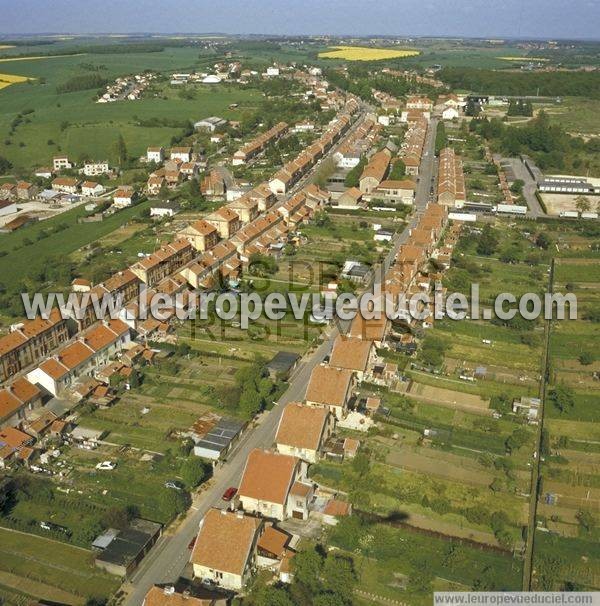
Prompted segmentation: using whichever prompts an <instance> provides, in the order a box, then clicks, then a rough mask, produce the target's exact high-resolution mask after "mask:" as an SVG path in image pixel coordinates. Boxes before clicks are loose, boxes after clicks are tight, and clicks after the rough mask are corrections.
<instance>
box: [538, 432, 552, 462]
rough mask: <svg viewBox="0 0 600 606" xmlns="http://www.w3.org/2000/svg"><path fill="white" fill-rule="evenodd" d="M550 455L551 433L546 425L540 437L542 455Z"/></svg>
mask: <svg viewBox="0 0 600 606" xmlns="http://www.w3.org/2000/svg"><path fill="white" fill-rule="evenodd" d="M549 455H550V434H549V433H548V430H547V429H546V428H545V427H544V429H542V435H541V439H540V456H541V457H547V456H549Z"/></svg>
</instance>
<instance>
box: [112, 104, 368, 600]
mask: <svg viewBox="0 0 600 606" xmlns="http://www.w3.org/2000/svg"><path fill="white" fill-rule="evenodd" d="M365 109H366V108H363V112H362V113H363V115H364V110H365ZM361 120H362V116H359V118H358V119H357V120H356V122H355V125H354V126H353V127H352V128H351V129H350V130H349V131H348V133H347V134H346V136H345V137H344V139H346V138H347V137H348V136H349V135H350V133H352V132H353V131H354V129H355V128H356V127H357V126H356V125H357V124H358V123H359V122H360V121H361ZM340 144H341V142H340ZM338 146H339V144H338V145H337V146H335V148H333V149H332V150H331V151H330V152H329V154H328V155H331V154H333V153H334V151H335V149H337V147H338ZM313 170H314V169H313ZM311 174H312V171H311V172H310V173H309V175H311ZM308 178H309V176H307V177H305V178H303V179H302V180H301V181H300V182H299V183H297V184H296V185H295V186H294V188H293V189H292V191H291V192H290V193H289V194H288V196H286V198H288V197H289V196H291V194H292V193H294V192H296V191H298V190H299V189H300V188H301V187H302V186H303V185H305V184H306V182H307V181H308ZM341 328H342V330H345V329H346V326H345V325H343V324H342V325H341ZM338 334H339V330H338V328H337V327H335V326H332V327H331V328H330V329H329V332H328V333H327V335H326V337H325V341H324V342H323V343H322V344H321V345H320V346H319V347H318V348H317V349H316V351H314V352H312V353H311V354H309V355H307V356H305V359H304V360H303V361H302V363H301V365H300V366H299V368H298V369H297V371H296V372H295V373H294V375H293V376H292V378H291V380H290V384H289V387H288V389H287V391H286V392H285V393H284V394H283V396H282V397H281V399H280V400H279V402H278V404H277V405H276V406H275V407H274V408H273V409H272V410H271V411H268V412H266V413H263V414H262V415H261V417H260V418H259V420H258V422H257V423H255V424H254V425H255V426H254V427H253V428H250V429H248V430H247V431H246V434H245V435H244V436H243V437H242V439H241V441H240V443H239V444H238V445H237V447H236V449H235V450H234V451H233V452H232V453H231V454H230V455H229V457H228V461H227V462H226V463H225V464H224V465H223V466H222V467H221V468H220V469H218V470H217V471H216V472H215V475H214V476H213V478H212V480H211V481H210V483H209V486H208V487H206V488H205V489H204V490H203V491H202V492H201V493H200V494H198V495H195V498H194V503H193V505H192V509H191V510H190V512H189V513H188V515H187V517H186V518H185V520H184V521H183V522H182V523H181V524H180V525H179V526H178V527H177V528H175V529H174V530H169V531H167V532H166V533H165V535H164V536H163V537H161V538H160V540H159V541H158V543H157V544H156V546H155V547H154V548H153V549H152V550H151V552H150V553H149V554H148V556H147V557H146V558H145V559H144V560H143V562H142V564H141V566H140V568H139V569H138V570H137V571H136V572H135V573H134V574H133V575H132V577H131V579H130V580H129V582H128V583H126V584H125V585H124V589H126V590H128V595H127V598H126V600H125V604H126V606H139V605H141V604H142V602H143V600H144V596H145V595H146V593H147V592H148V590H149V589H150V588H151V587H152V585H154V584H156V583H167V582H174V581H176V580H177V578H178V577H179V576H180V575H181V573H182V572H183V569H184V568H185V566H186V564H187V563H188V560H189V557H190V551H189V549H188V544H189V543H190V541H191V540H192V539H193V538H194V537H195V536H196V534H197V532H198V525H199V523H200V520H201V519H202V518H203V517H204V515H205V514H206V512H207V511H208V510H209V509H210V508H211V507H214V506H217V507H221V506H223V505H224V503H223V501H222V500H221V495H222V494H223V493H224V492H225V490H226V489H227V488H229V487H230V486H237V485H238V484H239V482H240V479H241V476H242V472H243V470H244V465H245V463H246V459H247V458H248V454H249V453H250V451H251V450H252V449H254V448H265V447H269V446H271V444H272V443H273V440H274V438H275V432H276V429H277V425H278V423H279V419H280V418H281V414H282V412H283V407H284V406H285V404H287V403H289V402H294V401H299V400H303V399H304V396H305V394H306V386H307V384H308V381H309V379H310V375H311V373H312V370H313V368H314V367H315V366H317V365H318V364H320V363H321V362H322V361H323V359H324V358H325V357H326V356H327V355H328V354H329V353H330V352H331V348H332V345H333V341H334V340H335V338H336V337H337V335H338Z"/></svg>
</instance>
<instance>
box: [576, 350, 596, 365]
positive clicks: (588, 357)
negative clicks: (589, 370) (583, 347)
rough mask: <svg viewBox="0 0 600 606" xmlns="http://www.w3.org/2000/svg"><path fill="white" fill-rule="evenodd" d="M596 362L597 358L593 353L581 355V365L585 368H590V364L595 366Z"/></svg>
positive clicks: (586, 352) (588, 352)
mask: <svg viewBox="0 0 600 606" xmlns="http://www.w3.org/2000/svg"><path fill="white" fill-rule="evenodd" d="M595 360H596V356H595V355H594V352H592V351H584V352H582V353H580V354H579V363H580V364H583V365H584V366H589V365H590V364H593V363H594V362H595Z"/></svg>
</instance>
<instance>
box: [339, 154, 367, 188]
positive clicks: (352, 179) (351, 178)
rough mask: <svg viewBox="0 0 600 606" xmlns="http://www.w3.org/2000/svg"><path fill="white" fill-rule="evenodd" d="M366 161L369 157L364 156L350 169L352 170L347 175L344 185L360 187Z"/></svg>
mask: <svg viewBox="0 0 600 606" xmlns="http://www.w3.org/2000/svg"><path fill="white" fill-rule="evenodd" d="M366 163H367V159H366V158H365V157H364V156H363V157H362V158H361V159H360V162H359V163H358V164H357V165H356V166H355V167H354V168H353V169H351V170H350V172H349V173H348V174H347V175H346V179H345V180H344V185H345V186H346V187H358V185H359V183H360V176H361V175H362V172H363V169H364V168H365V165H366Z"/></svg>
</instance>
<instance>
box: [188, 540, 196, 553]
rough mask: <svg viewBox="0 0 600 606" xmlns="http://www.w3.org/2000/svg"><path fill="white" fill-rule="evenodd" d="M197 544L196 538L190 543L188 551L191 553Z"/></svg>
mask: <svg viewBox="0 0 600 606" xmlns="http://www.w3.org/2000/svg"><path fill="white" fill-rule="evenodd" d="M195 544H196V537H194V538H193V539H192V540H191V541H190V542H189V543H188V549H189V550H190V551H191V550H192V549H194V545H195Z"/></svg>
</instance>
